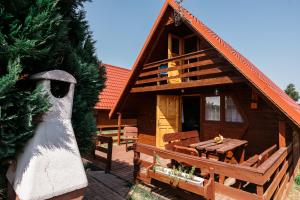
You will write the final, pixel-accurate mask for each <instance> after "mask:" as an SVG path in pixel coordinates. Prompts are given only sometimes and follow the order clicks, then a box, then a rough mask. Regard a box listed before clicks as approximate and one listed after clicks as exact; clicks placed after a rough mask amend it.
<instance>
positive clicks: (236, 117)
mask: <svg viewBox="0 0 300 200" xmlns="http://www.w3.org/2000/svg"><path fill="white" fill-rule="evenodd" d="M225 121H226V122H238V123H242V122H244V120H243V118H242V116H241V114H240V112H239V111H238V109H237V106H236V105H235V103H234V101H233V99H232V97H230V96H225Z"/></svg>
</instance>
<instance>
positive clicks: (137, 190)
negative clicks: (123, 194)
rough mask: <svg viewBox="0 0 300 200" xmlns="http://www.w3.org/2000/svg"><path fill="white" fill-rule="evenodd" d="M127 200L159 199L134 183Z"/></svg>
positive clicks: (159, 199)
mask: <svg viewBox="0 0 300 200" xmlns="http://www.w3.org/2000/svg"><path fill="white" fill-rule="evenodd" d="M128 199H129V200H161V198H159V197H158V196H157V195H155V194H153V193H151V191H149V190H147V189H146V188H145V187H143V186H141V185H134V186H133V187H132V188H131V191H130V194H129V198H128Z"/></svg>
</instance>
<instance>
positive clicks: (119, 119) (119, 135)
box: [118, 112, 122, 145]
mask: <svg viewBox="0 0 300 200" xmlns="http://www.w3.org/2000/svg"><path fill="white" fill-rule="evenodd" d="M121 126H122V113H120V112H118V145H120V144H121Z"/></svg>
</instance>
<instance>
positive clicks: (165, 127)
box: [156, 95, 181, 148]
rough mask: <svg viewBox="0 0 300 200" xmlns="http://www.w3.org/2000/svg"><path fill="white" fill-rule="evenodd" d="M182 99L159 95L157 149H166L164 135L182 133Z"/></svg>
mask: <svg viewBox="0 0 300 200" xmlns="http://www.w3.org/2000/svg"><path fill="white" fill-rule="evenodd" d="M179 123H180V97H179V96H175V95H157V103H156V147H158V148H164V145H165V143H164V142H163V139H162V138H163V135H164V134H166V133H174V132H178V131H180V128H181V126H180V124H179Z"/></svg>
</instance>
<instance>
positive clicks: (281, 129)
mask: <svg viewBox="0 0 300 200" xmlns="http://www.w3.org/2000/svg"><path fill="white" fill-rule="evenodd" d="M278 133H279V148H280V147H286V124H285V121H284V120H279V124H278Z"/></svg>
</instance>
